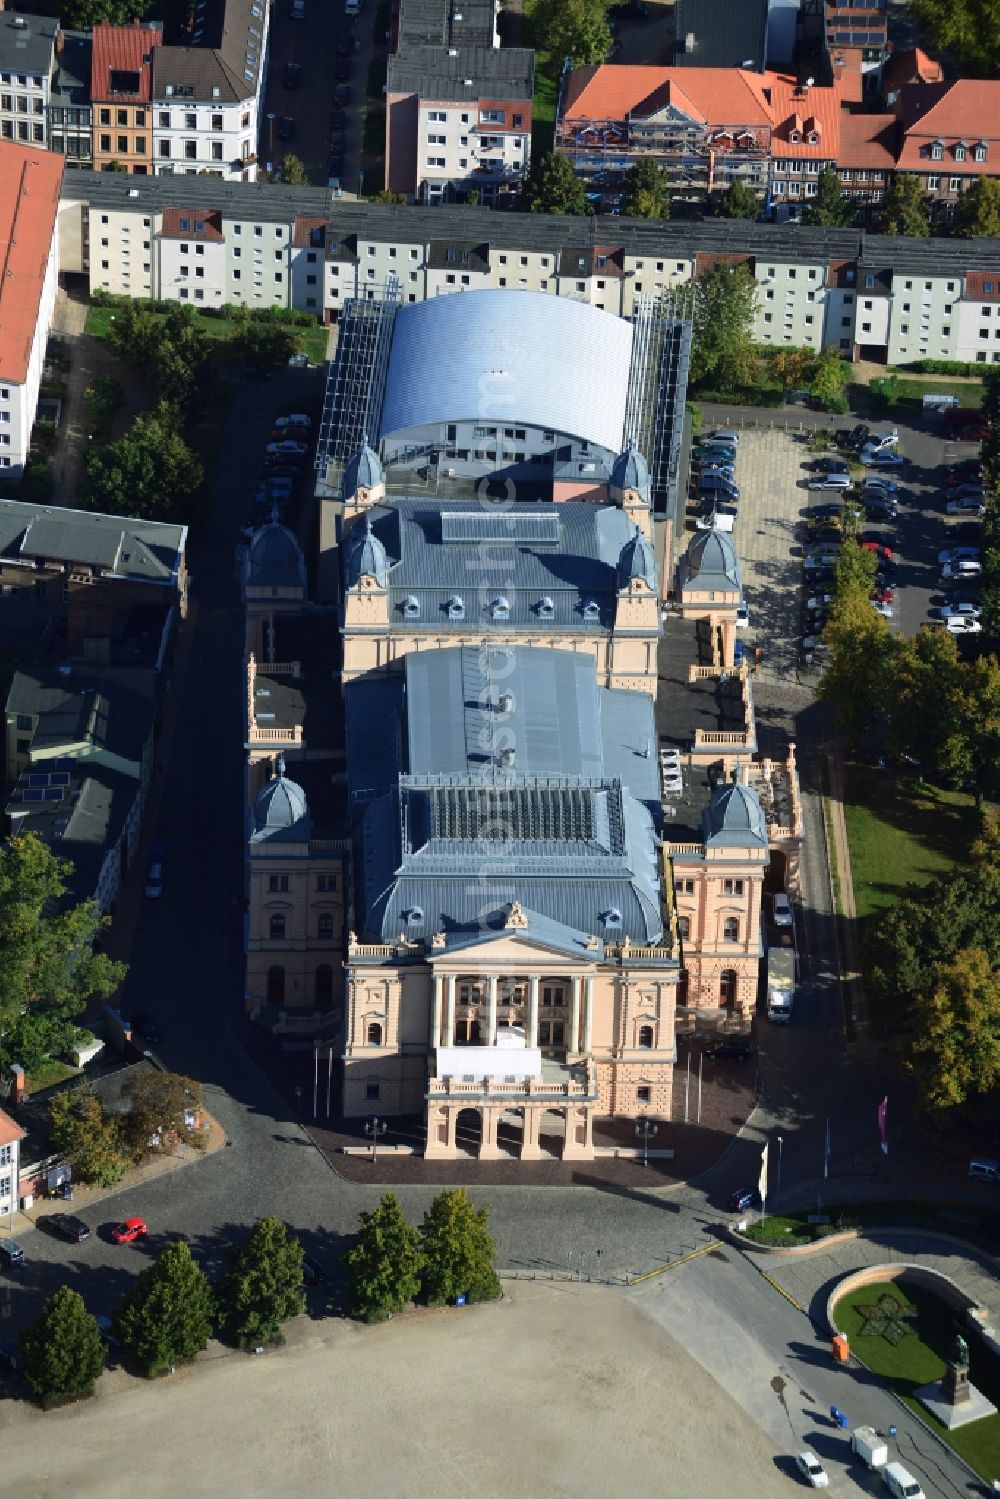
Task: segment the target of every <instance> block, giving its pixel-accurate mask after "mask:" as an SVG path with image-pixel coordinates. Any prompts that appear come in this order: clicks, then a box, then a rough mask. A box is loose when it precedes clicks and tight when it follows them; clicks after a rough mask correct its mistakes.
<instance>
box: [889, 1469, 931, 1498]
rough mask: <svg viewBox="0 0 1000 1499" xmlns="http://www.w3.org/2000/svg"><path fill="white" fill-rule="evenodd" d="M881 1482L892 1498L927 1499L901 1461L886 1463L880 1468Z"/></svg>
mask: <svg viewBox="0 0 1000 1499" xmlns="http://www.w3.org/2000/svg"><path fill="white" fill-rule="evenodd" d="M882 1482H883V1483H884V1484H885V1486H886V1488H887V1489H888V1490H889V1493H890V1494H891V1495H892V1499H927V1495H926V1494H925V1493H924V1491H923V1489H922V1488H921V1487H920V1485H919V1483H918V1482H917V1480H916V1479H915V1478H914V1476H913V1474H912V1473H908V1472H907V1471H906V1469H905V1468H904V1467H903V1464H902V1463H887V1464H886V1466H885V1467H884V1468H883V1469H882Z"/></svg>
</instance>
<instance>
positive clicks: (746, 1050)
mask: <svg viewBox="0 0 1000 1499" xmlns="http://www.w3.org/2000/svg"><path fill="white" fill-rule="evenodd" d="M702 1055H703V1056H706V1057H708V1058H709V1060H710V1061H713V1062H745V1061H747V1059H748V1058H749V1057H751V1056H752V1055H753V1048H752V1047H751V1045H750V1042H749V1041H716V1043H715V1045H714V1046H706V1047H705V1050H704V1052H703V1053H702Z"/></svg>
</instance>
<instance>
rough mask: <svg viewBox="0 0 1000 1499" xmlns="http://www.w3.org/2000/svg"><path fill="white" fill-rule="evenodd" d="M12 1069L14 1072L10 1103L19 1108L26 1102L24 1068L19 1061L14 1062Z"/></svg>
mask: <svg viewBox="0 0 1000 1499" xmlns="http://www.w3.org/2000/svg"><path fill="white" fill-rule="evenodd" d="M10 1070H11V1073H12V1079H11V1089H10V1103H11V1104H12V1105H13V1107H14V1108H15V1109H19V1108H20V1107H21V1105H22V1104H23V1103H24V1068H23V1067H22V1066H21V1065H20V1064H19V1063H18V1062H14V1063H13V1064H12V1066H11V1069H10Z"/></svg>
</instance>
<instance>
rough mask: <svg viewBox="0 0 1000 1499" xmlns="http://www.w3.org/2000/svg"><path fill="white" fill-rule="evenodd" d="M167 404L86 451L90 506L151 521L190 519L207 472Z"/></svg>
mask: <svg viewBox="0 0 1000 1499" xmlns="http://www.w3.org/2000/svg"><path fill="white" fill-rule="evenodd" d="M180 425H181V422H180V419H179V417H178V415H177V412H176V411H175V409H174V408H173V407H171V406H167V405H165V404H163V403H161V404H160V405H158V406H157V407H156V409H155V410H154V411H149V412H145V413H144V414H143V415H141V416H137V417H136V419H135V421H134V422H133V423H132V425H131V427H130V428H129V430H128V431H127V432H126V433H125V435H124V436H123V437H120V438H119V439H118V441H117V442H113V443H109V445H108V446H107V447H106V448H102V449H101V450H100V451H99V452H96V453H89V454H88V456H87V471H86V475H85V478H84V483H83V494H82V497H83V500H84V504H85V506H86V508H87V509H88V510H102V511H108V512H110V513H111V514H124V515H139V516H142V517H143V518H144V519H147V520H177V519H181V518H183V519H184V520H190V518H191V501H192V498H193V496H194V495H195V494H196V493H197V492H198V490H200V489H201V486H202V483H203V481H204V477H205V472H204V469H203V468H202V466H201V463H200V462H199V460H198V459H197V458H196V457H195V455H194V453H193V452H192V451H191V449H190V448H189V447H188V445H187V443H186V442H185V441H184V438H183V437H182V436H181V434H180V432H179V430H178V428H179V427H180Z"/></svg>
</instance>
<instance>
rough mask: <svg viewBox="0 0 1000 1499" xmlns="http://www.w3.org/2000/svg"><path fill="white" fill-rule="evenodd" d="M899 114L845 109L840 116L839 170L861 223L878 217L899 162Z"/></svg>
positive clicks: (870, 222) (873, 221)
mask: <svg viewBox="0 0 1000 1499" xmlns="http://www.w3.org/2000/svg"><path fill="white" fill-rule="evenodd" d="M898 135H899V121H898V120H897V119H896V117H895V115H887V114H867V113H862V112H861V111H860V110H859V111H856V112H855V111H851V110H844V112H843V113H842V114H841V116H840V154H839V156H838V158H837V173H838V175H839V177H840V183H841V186H842V188H843V189H844V195H845V197H847V198H850V200H851V201H852V203H854V204H856V206H857V210H858V223H859V224H866V225H868V224H873V223H875V222H876V221H877V219H878V215H879V212H880V210H881V207H882V203H883V200H884V198H885V195H886V192H887V191H888V187H889V184H890V183H891V181H892V179H893V176H894V173H895V165H896V153H897V149H898V148H897V138H898Z"/></svg>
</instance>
